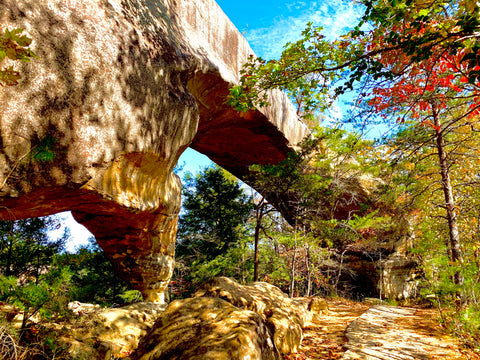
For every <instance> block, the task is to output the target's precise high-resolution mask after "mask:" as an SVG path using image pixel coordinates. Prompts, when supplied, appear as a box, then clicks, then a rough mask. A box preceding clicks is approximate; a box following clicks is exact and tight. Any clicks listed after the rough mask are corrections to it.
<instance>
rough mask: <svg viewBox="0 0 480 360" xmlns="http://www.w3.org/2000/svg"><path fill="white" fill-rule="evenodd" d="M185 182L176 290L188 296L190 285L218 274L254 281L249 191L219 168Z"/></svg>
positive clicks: (211, 169) (177, 250)
mask: <svg viewBox="0 0 480 360" xmlns="http://www.w3.org/2000/svg"><path fill="white" fill-rule="evenodd" d="M184 183H185V186H184V189H183V196H184V198H183V204H182V207H183V208H182V213H181V214H180V219H179V230H178V234H177V236H178V238H177V245H176V260H177V261H176V262H177V267H176V275H177V276H175V277H176V279H175V280H174V284H173V286H174V287H175V288H176V289H175V292H178V293H180V292H184V291H187V292H188V291H189V290H191V288H192V283H194V284H198V283H200V282H202V281H205V280H207V279H208V278H210V277H213V276H217V275H224V276H232V277H235V278H237V279H238V280H240V281H242V282H245V281H246V280H247V279H251V275H252V274H251V266H252V262H251V256H250V255H247V253H249V247H248V246H247V237H246V235H247V233H246V232H247V226H246V225H247V221H248V218H249V216H250V214H251V211H252V209H253V203H252V200H251V198H250V197H249V196H248V195H247V194H246V191H245V189H244V188H243V187H242V186H241V184H240V183H239V181H238V180H237V179H236V178H234V177H233V176H232V175H230V174H228V173H227V172H226V171H224V170H223V169H221V168H219V167H210V168H206V169H205V170H204V171H202V172H200V173H199V174H197V175H196V176H195V177H194V176H192V175H191V174H187V175H186V176H185V179H184ZM234 264H235V265H234ZM180 284H181V285H180Z"/></svg>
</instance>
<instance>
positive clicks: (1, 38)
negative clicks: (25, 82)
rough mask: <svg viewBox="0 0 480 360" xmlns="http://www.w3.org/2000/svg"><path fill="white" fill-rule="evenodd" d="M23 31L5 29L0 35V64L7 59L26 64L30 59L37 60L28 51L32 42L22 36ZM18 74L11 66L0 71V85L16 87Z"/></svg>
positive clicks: (18, 78) (32, 53)
mask: <svg viewBox="0 0 480 360" xmlns="http://www.w3.org/2000/svg"><path fill="white" fill-rule="evenodd" d="M22 32H23V29H12V30H9V29H8V28H7V29H5V32H4V33H3V34H0V63H1V62H3V61H4V60H5V58H8V59H10V60H13V61H16V60H19V61H23V62H28V61H30V59H31V58H37V59H38V57H37V56H36V55H35V53H34V52H33V51H32V50H31V49H29V46H30V44H31V43H32V40H31V39H30V38H28V37H27V36H26V35H22V34H21V33H22ZM20 78H21V76H20V72H18V71H16V70H14V67H13V66H9V67H6V68H2V69H0V85H2V86H4V85H6V86H13V85H17V84H18V81H19V80H20Z"/></svg>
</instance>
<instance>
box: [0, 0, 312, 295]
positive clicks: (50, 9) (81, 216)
mask: <svg viewBox="0 0 480 360" xmlns="http://www.w3.org/2000/svg"><path fill="white" fill-rule="evenodd" d="M0 22H1V24H2V27H8V28H23V29H25V32H26V34H27V35H28V36H29V37H30V38H32V39H33V44H32V47H33V50H34V51H35V52H36V53H37V55H38V56H39V57H40V59H38V60H34V61H32V62H31V63H28V64H22V65H21V68H20V69H19V70H20V72H21V74H22V76H23V78H22V80H21V82H20V83H19V84H18V85H17V86H13V87H3V88H2V89H1V91H0V218H1V219H3V220H16V219H21V218H27V217H35V216H44V215H49V214H53V213H56V212H60V211H65V210H71V211H72V213H73V216H74V217H75V219H77V221H78V222H80V223H82V224H83V225H85V226H86V227H87V228H88V229H89V230H90V231H91V232H92V233H93V234H94V235H95V238H96V240H97V242H98V243H99V245H100V246H101V247H102V249H103V250H104V251H105V253H106V254H107V256H108V257H109V258H110V259H111V260H112V262H113V264H114V266H115V268H116V269H117V271H118V272H119V274H120V275H121V276H122V277H123V278H124V279H125V280H127V281H128V282H130V283H131V284H132V285H133V286H134V287H136V288H137V289H139V290H140V291H141V292H142V293H143V295H144V298H146V299H149V300H152V301H160V302H161V301H163V291H164V289H165V288H166V286H167V284H168V282H169V280H170V277H171V275H172V271H173V266H174V250H175V235H176V229H177V218H178V213H179V210H180V189H181V184H180V180H179V178H178V177H177V176H176V175H175V174H174V173H173V168H174V166H175V164H176V163H177V160H178V158H179V156H180V154H181V153H182V152H183V151H184V150H185V149H186V148H187V147H188V146H189V145H190V144H192V142H193V147H194V148H195V149H197V150H199V151H200V152H203V153H205V154H207V155H208V156H210V158H211V159H212V160H213V161H215V162H217V163H218V164H220V165H221V166H223V167H225V168H227V170H230V171H232V172H233V173H234V174H236V175H239V176H241V175H243V174H246V173H247V171H248V170H247V169H248V166H249V165H251V164H253V163H269V162H276V161H279V160H280V159H283V158H284V157H285V156H286V154H287V153H288V151H289V150H290V149H291V148H292V147H293V146H295V145H296V144H297V143H298V142H299V141H300V140H301V139H302V137H303V136H304V135H305V134H306V128H305V126H303V124H302V123H300V122H299V121H298V120H297V118H296V115H295V111H294V110H293V108H292V106H291V104H290V103H289V101H288V100H287V98H286V96H285V95H284V94H281V93H275V94H272V96H271V106H270V107H268V108H265V109H261V110H252V111H250V112H248V113H246V114H238V113H237V112H236V111H234V110H233V109H230V108H228V107H227V106H226V105H225V96H226V94H227V90H228V87H229V85H230V84H232V83H234V82H235V81H237V78H238V72H239V70H240V68H241V66H242V64H243V63H244V62H245V60H246V59H247V57H248V56H249V55H250V54H252V51H251V49H250V47H249V46H248V44H247V42H246V40H245V39H244V38H243V37H242V36H241V35H240V34H239V32H238V31H237V30H236V29H235V27H234V26H233V24H232V23H231V22H230V21H229V20H228V18H227V17H226V16H225V14H224V13H223V12H222V11H221V9H220V8H219V7H218V5H217V4H216V3H215V2H214V1H213V0H196V1H172V0H68V1H65V0H20V1H19V0H4V1H2V2H0ZM16 66H18V65H16ZM44 155H48V156H44Z"/></svg>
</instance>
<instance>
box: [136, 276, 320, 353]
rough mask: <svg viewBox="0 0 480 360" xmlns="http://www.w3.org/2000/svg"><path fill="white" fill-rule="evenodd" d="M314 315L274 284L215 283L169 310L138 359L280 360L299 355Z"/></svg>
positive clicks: (222, 280) (146, 339) (143, 344)
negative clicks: (297, 353)
mask: <svg viewBox="0 0 480 360" xmlns="http://www.w3.org/2000/svg"><path fill="white" fill-rule="evenodd" d="M310 310H311V311H310ZM310 310H307V303H301V302H300V301H294V300H292V299H290V298H289V297H288V296H287V295H285V294H284V293H283V292H282V291H281V290H280V289H279V288H277V287H275V286H273V285H271V284H268V283H264V282H256V283H253V284H249V285H241V284H239V283H237V282H236V281H234V280H233V279H230V278H226V277H218V278H214V279H211V280H209V281H208V282H206V283H205V284H203V285H202V286H201V287H200V288H199V289H198V290H197V291H196V292H195V294H194V297H193V298H190V299H185V300H176V301H174V302H172V303H171V304H170V305H169V306H168V307H167V308H166V309H165V312H163V313H162V314H161V315H160V317H159V319H158V320H157V321H156V323H155V325H154V326H153V327H152V330H151V331H150V332H149V333H148V334H147V335H146V336H145V337H143V338H142V339H141V340H140V343H139V345H138V351H137V359H139V360H142V359H144V360H146V359H152V360H153V359H156V360H160V359H212V360H213V359H232V360H236V359H238V360H240V359H252V360H253V359H258V360H263V359H281V358H283V356H282V355H281V354H283V355H287V354H290V353H293V352H296V351H297V350H298V347H299V345H300V343H301V341H302V336H303V331H302V328H303V327H304V326H305V325H306V324H307V322H308V321H310V320H311V318H312V316H313V315H312V314H313V313H315V312H317V311H318V306H317V307H316V308H313V307H310Z"/></svg>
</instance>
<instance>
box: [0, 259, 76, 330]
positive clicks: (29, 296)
mask: <svg viewBox="0 0 480 360" xmlns="http://www.w3.org/2000/svg"><path fill="white" fill-rule="evenodd" d="M71 277H72V274H71V272H70V270H69V269H68V268H66V267H64V268H51V269H49V271H48V272H47V273H46V274H43V275H40V277H39V279H38V281H27V282H25V283H23V284H19V281H18V279H17V278H15V277H13V276H10V277H5V276H0V300H1V301H5V302H9V303H12V304H13V305H14V306H16V307H17V308H19V309H20V310H21V312H22V314H23V320H22V327H21V332H20V339H22V337H23V335H24V333H25V331H26V330H27V328H28V326H29V324H30V322H31V321H32V318H33V317H34V316H35V315H37V314H38V315H39V316H40V318H41V319H51V318H52V317H53V316H57V315H62V314H65V313H67V312H68V308H67V305H68V302H69V300H70V296H69V291H70V286H71Z"/></svg>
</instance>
